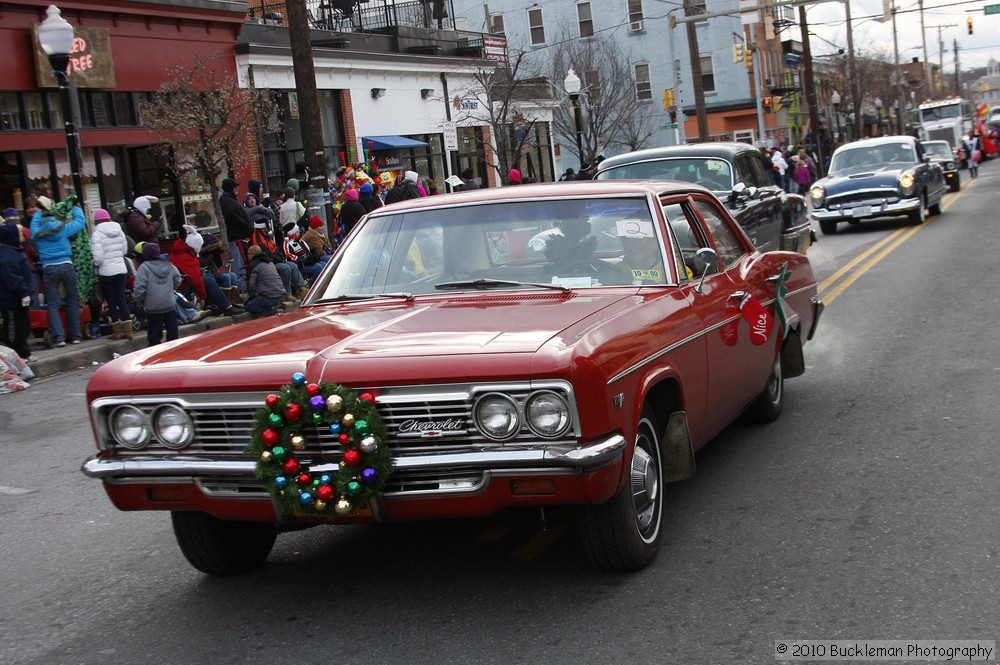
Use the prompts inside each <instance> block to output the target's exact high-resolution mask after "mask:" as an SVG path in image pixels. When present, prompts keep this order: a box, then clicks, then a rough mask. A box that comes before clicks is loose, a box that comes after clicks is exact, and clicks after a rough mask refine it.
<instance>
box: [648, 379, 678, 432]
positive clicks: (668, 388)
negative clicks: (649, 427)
mask: <svg viewBox="0 0 1000 665" xmlns="http://www.w3.org/2000/svg"><path fill="white" fill-rule="evenodd" d="M645 403H646V404H648V405H649V408H650V409H652V410H653V413H654V414H655V415H656V426H657V427H660V428H661V427H663V425H664V424H666V422H667V419H668V418H670V414H671V413H673V412H674V411H683V410H684V400H683V398H682V396H681V387H680V385H679V384H678V383H677V381H676V380H675V379H672V378H670V379H664V380H663V381H660V382H659V383H657V384H656V385H654V386H651V387H650V389H649V392H648V393H646V402H645Z"/></svg>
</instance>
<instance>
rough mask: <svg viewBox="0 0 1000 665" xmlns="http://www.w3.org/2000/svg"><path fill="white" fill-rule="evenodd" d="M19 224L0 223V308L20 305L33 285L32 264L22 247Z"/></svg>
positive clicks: (12, 307)
mask: <svg viewBox="0 0 1000 665" xmlns="http://www.w3.org/2000/svg"><path fill="white" fill-rule="evenodd" d="M17 226H18V225H17V224H0V309H14V308H15V307H20V306H21V300H22V299H23V298H24V297H25V296H26V295H28V294H29V290H28V288H29V286H30V285H31V266H30V265H28V259H26V258H25V256H24V250H23V249H21V242H20V238H19V237H18V233H17Z"/></svg>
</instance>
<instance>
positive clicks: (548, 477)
mask: <svg viewBox="0 0 1000 665" xmlns="http://www.w3.org/2000/svg"><path fill="white" fill-rule="evenodd" d="M816 288H817V286H816V280H815V278H814V277H813V273H812V269H811V267H810V265H809V260H808V259H807V258H806V257H805V256H804V255H802V254H797V253H792V252H778V251H775V252H767V253H761V252H759V251H758V250H757V249H755V248H754V245H753V243H751V242H750V239H749V238H748V237H747V236H746V235H745V233H744V232H743V231H742V230H741V228H740V227H739V225H737V224H736V223H735V222H734V221H733V218H732V217H731V216H730V214H729V212H728V211H727V210H726V207H725V206H724V205H723V204H722V203H721V202H720V201H719V200H718V199H717V198H716V197H715V196H714V195H713V194H712V193H711V192H709V191H708V190H706V189H703V188H701V187H699V186H697V185H692V184H690V183H681V182H663V181H657V182H652V181H649V182H639V181H594V182H589V183H571V184H545V185H525V186H520V187H510V188H503V189H484V190H478V191H475V192H465V193H459V194H452V195H447V196H434V197H428V198H423V199H418V200H415V201H406V202H403V203H398V204H394V205H390V206H386V207H383V208H380V209H378V210H377V211H375V212H373V213H371V214H370V215H368V216H367V217H366V218H365V219H364V220H363V221H362V222H360V223H359V225H358V226H357V228H356V229H355V230H354V232H353V233H352V234H351V236H350V237H349V238H348V240H347V241H346V243H345V244H344V245H343V246H342V248H341V250H340V251H339V252H338V254H337V255H336V256H335V257H334V259H333V260H332V261H331V262H330V264H329V265H328V266H327V268H326V269H325V270H324V272H323V273H322V274H321V275H320V277H319V278H318V280H317V282H316V284H314V285H313V287H312V289H311V291H310V293H309V295H308V297H307V298H306V300H305V302H304V303H303V306H302V307H300V308H299V309H298V310H297V311H295V312H294V313H292V314H289V315H280V316H277V317H272V318H262V319H258V320H255V321H250V322H247V323H244V324H241V325H236V326H231V327H228V328H223V329H218V330H214V331H211V332H206V333H203V334H200V335H197V336H195V337H190V338H186V339H181V340H178V341H175V342H171V343H167V344H163V345H160V346H156V347H153V348H149V349H146V350H144V351H139V352H136V353H132V354H130V355H128V356H125V357H123V358H120V359H118V360H115V361H113V362H110V363H108V364H107V365H105V366H104V367H102V368H100V369H99V370H98V371H97V372H96V373H95V374H94V376H93V378H92V379H91V381H90V384H89V386H88V389H87V399H88V403H89V406H90V416H91V419H92V421H93V428H94V433H95V436H96V439H97V453H96V454H95V455H94V456H92V457H91V458H89V459H88V460H86V462H85V463H84V464H83V471H84V473H86V474H87V475H88V476H90V477H93V478H99V479H101V481H102V482H103V483H104V487H105V489H106V490H107V493H108V496H109V497H110V498H111V500H112V502H113V503H114V504H115V505H116V506H117V507H118V508H120V509H122V510H162V511H169V512H170V513H171V515H172V519H173V525H174V532H175V534H176V537H177V540H178V543H179V545H180V547H181V550H182V551H183V553H184V555H185V556H186V557H187V559H188V560H189V561H190V562H191V563H192V564H193V565H194V566H195V567H196V568H198V569H200V570H202V571H204V572H207V573H209V574H215V575H228V574H237V573H241V572H245V571H248V570H250V569H252V568H254V567H256V566H259V565H260V564H261V563H262V562H263V561H264V560H265V559H266V558H267V556H268V554H269V553H270V551H271V548H272V547H273V544H274V542H275V538H276V536H277V535H278V534H279V533H281V531H283V530H287V529H298V528H301V527H303V526H309V525H315V524H323V523H358V522H391V521H404V520H427V519H442V518H458V517H472V516H485V515H490V514H492V513H496V512H498V511H500V510H503V509H506V508H510V507H525V506H536V507H539V506H540V507H545V506H556V505H560V506H566V505H569V506H575V507H576V512H577V520H576V521H577V526H578V530H579V533H580V537H581V542H582V544H583V547H584V549H585V551H586V552H587V554H588V557H589V558H590V560H591V561H592V562H593V563H594V564H595V565H596V566H598V567H599V568H601V569H604V570H615V571H619V570H637V569H639V568H642V567H643V566H645V565H647V564H648V563H650V562H651V561H652V560H653V558H654V556H655V555H656V552H657V549H658V547H659V542H660V538H661V526H662V524H663V511H664V505H663V484H664V483H668V482H674V481H678V480H682V479H685V478H688V477H690V476H691V475H692V474H693V473H694V470H695V461H694V460H695V457H694V454H695V452H696V451H697V450H698V449H699V448H700V447H701V446H703V445H705V444H706V443H707V442H708V441H709V440H710V439H712V437H713V436H715V435H716V434H717V433H718V432H719V431H720V430H722V429H723V428H724V427H726V426H727V425H728V424H729V423H731V422H733V421H734V420H735V419H736V418H738V417H741V416H743V417H744V418H746V419H750V420H752V421H757V422H769V421H773V420H774V419H776V418H777V417H778V415H779V414H780V412H781V407H782V401H783V396H784V379H786V378H789V377H792V376H797V375H799V374H801V373H802V372H803V371H804V368H805V363H804V360H803V344H804V343H805V342H806V341H807V340H809V339H811V338H812V336H813V332H814V330H815V327H816V323H817V320H818V318H819V315H820V312H821V311H822V304H821V303H820V301H819V299H818V298H817V293H816Z"/></svg>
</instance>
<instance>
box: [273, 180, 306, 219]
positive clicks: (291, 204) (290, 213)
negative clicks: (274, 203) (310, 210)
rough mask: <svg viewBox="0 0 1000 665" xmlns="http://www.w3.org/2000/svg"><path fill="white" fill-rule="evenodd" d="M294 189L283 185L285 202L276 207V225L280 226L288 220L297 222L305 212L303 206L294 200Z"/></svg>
mask: <svg viewBox="0 0 1000 665" xmlns="http://www.w3.org/2000/svg"><path fill="white" fill-rule="evenodd" d="M295 191H296V190H295V189H293V188H292V187H285V202H284V203H282V204H281V207H280V208H279V209H278V225H279V226H281V227H282V228H284V227H285V225H287V224H288V223H289V222H295V223H299V220H301V219H302V217H303V216H304V215H305V214H306V208H305V206H304V205H302V203H300V202H299V201H296V200H295Z"/></svg>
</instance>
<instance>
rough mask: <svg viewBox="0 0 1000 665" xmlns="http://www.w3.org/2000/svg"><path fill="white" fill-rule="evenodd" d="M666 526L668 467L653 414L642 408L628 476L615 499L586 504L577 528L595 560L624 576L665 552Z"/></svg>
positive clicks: (595, 564)
mask: <svg viewBox="0 0 1000 665" xmlns="http://www.w3.org/2000/svg"><path fill="white" fill-rule="evenodd" d="M662 523H663V463H662V461H661V459H660V445H659V440H658V437H657V434H656V426H655V424H654V421H653V416H652V413H651V412H650V410H649V409H648V408H644V409H643V410H642V417H641V419H640V421H639V427H638V430H637V432H636V436H635V450H634V451H633V453H632V464H631V466H630V468H629V473H628V478H626V479H625V482H624V483H623V484H622V488H621V491H620V492H619V493H618V494H617V496H615V497H613V498H612V499H611V500H610V501H608V502H606V503H603V504H600V505H597V506H581V507H580V508H579V509H578V510H577V525H578V529H579V532H580V539H581V541H582V543H583V548H584V550H585V551H586V553H587V558H588V559H590V562H591V563H592V564H593V565H594V566H596V567H597V568H600V569H601V570H605V571H609V572H625V571H633V570H639V569H641V568H644V567H646V566H648V565H649V564H650V563H651V562H652V561H653V559H654V558H656V553H657V551H658V550H659V549H660V528H661V526H662Z"/></svg>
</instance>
